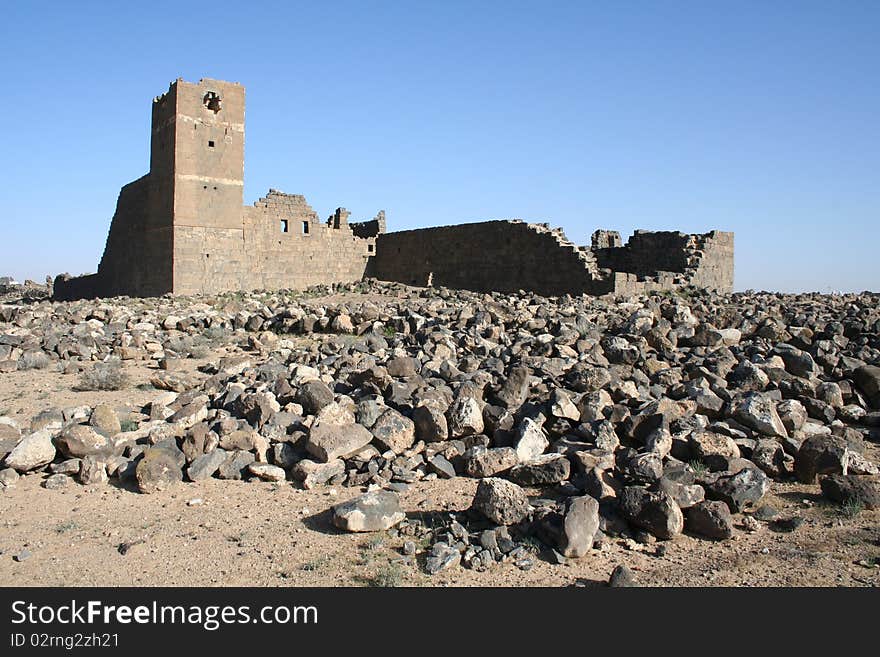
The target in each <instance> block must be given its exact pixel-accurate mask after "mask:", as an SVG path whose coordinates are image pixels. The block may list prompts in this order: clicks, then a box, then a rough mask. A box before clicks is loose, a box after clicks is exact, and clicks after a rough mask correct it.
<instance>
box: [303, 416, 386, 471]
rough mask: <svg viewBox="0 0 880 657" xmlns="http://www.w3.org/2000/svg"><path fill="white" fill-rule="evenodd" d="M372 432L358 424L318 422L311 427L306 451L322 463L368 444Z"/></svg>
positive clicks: (370, 440)
mask: <svg viewBox="0 0 880 657" xmlns="http://www.w3.org/2000/svg"><path fill="white" fill-rule="evenodd" d="M372 440H373V434H372V433H370V430H369V429H367V428H366V427H365V426H363V425H360V424H354V423H352V424H347V425H342V426H340V425H333V424H329V425H328V424H323V423H322V424H319V425H318V426H315V427H312V429H311V431H310V432H309V438H308V441H306V451H308V453H309V454H311V455H312V456H314V457H315V458H316V459H317V460H318V461H321V462H322V463H328V462H330V461H335V460H336V459H340V458H347V457H349V456H351V455H352V454H355V453H357V452H358V451H360V450H361V449H363V448H364V447H366V446H367V445H369V444H370V442H372Z"/></svg>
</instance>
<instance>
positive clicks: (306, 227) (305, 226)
mask: <svg viewBox="0 0 880 657" xmlns="http://www.w3.org/2000/svg"><path fill="white" fill-rule="evenodd" d="M308 234H309V222H308V221H304V222H303V235H308Z"/></svg>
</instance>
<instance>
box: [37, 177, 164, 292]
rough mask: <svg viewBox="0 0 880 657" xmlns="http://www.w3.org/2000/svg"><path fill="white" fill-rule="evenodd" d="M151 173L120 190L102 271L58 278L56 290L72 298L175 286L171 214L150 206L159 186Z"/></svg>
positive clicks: (99, 269)
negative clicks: (163, 218) (162, 219)
mask: <svg viewBox="0 0 880 657" xmlns="http://www.w3.org/2000/svg"><path fill="white" fill-rule="evenodd" d="M151 183H152V180H151V177H150V175H146V176H143V177H141V178H139V179H137V180H135V181H134V182H131V183H129V184H127V185H126V186H125V187H123V188H122V189H121V190H120V192H119V198H118V200H117V202H116V212H115V213H114V214H113V219H112V220H111V221H110V231H109V233H108V235H107V242H106V245H105V247H104V255H103V256H102V258H101V262H100V264H99V265H98V272H97V273H96V274H92V275H90V276H82V277H77V278H70V277H65V276H60V277H58V278H56V282H55V285H54V294H53V296H54V297H55V298H56V299H61V300H68V299H79V298H94V297H99V296H101V297H109V296H119V295H132V296H133V295H138V296H159V295H162V294H165V293H166V292H170V291H171V289H172V285H173V282H172V253H173V243H172V242H173V235H172V228H171V217H170V215H167V223H163V222H162V221H161V218H162V217H164V216H166V215H162V214H159V213H153V212H150V208H151V206H152V205H153V204H154V203H156V200H155V198H154V197H155V195H156V190H155V189H154V186H153V185H152V184H151Z"/></svg>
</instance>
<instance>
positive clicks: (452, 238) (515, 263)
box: [367, 221, 733, 296]
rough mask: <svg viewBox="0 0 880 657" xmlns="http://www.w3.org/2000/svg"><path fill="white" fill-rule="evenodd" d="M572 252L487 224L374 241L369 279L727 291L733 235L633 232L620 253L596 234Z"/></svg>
mask: <svg viewBox="0 0 880 657" xmlns="http://www.w3.org/2000/svg"><path fill="white" fill-rule="evenodd" d="M593 243H594V244H597V245H602V246H601V247H596V248H589V247H582V246H577V245H575V244H573V243H572V242H570V241H569V240H568V239H566V237H565V235H564V234H563V233H562V231H561V230H559V229H555V230H551V229H550V228H549V227H548V226H547V224H527V223H524V222H521V221H489V222H483V223H474V224H462V225H458V226H444V227H440V228H425V229H420V230H409V231H401V232H396V233H386V234H384V235H380V236H379V238H378V239H377V244H376V257H375V258H374V259H373V260H372V262H371V263H370V267H369V268H368V270H367V273H368V275H370V276H373V277H375V278H378V279H382V280H391V281H398V282H401V283H407V284H410V285H429V284H432V285H438V286H446V287H452V288H462V289H468V290H474V291H478V292H482V291H490V290H497V291H502V292H510V291H516V290H519V289H523V290H530V291H533V292H537V293H539V294H543V295H548V296H558V295H562V294H567V293H568V294H582V293H586V294H595V295H600V294H641V293H644V292H650V291H655V290H669V289H675V288H679V287H684V286H690V285H693V286H697V287H705V288H710V289H715V290H719V291H722V292H730V291H732V289H733V233H724V232H720V231H712V232H711V233H706V234H704V235H688V234H685V233H680V232H648V231H637V232H636V233H635V235H633V237H632V238H631V239H630V240H629V241H628V242H627V244H626V245H623V246H605V245H619V244H620V237H619V235H617V233H615V232H613V231H597V233H596V234H594V237H593Z"/></svg>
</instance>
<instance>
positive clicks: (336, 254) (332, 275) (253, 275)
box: [243, 190, 376, 289]
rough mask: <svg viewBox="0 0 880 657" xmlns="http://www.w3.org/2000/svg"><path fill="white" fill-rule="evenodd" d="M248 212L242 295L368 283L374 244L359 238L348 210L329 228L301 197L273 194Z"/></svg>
mask: <svg viewBox="0 0 880 657" xmlns="http://www.w3.org/2000/svg"><path fill="white" fill-rule="evenodd" d="M244 210H245V212H244V251H245V253H247V271H246V278H245V285H244V287H243V289H277V288H292V289H304V288H306V287H309V286H311V285H322V284H330V283H351V282H353V281H359V280H361V279H362V278H363V277H364V272H365V270H366V267H367V261H368V258H369V257H370V255H372V253H373V251H374V250H375V244H376V240H375V238H374V237H370V238H360V237H357V236H356V235H355V234H354V232H353V230H352V227H351V225H349V223H348V211H346V210H345V209H344V208H339V209H338V210H337V211H336V212H335V213H334V215H333V216H331V217H330V219H328V220H327V222H326V223H325V222H321V221H320V220H319V219H318V215H317V213H315V211H314V210H313V209H312V208H311V207H310V206H309V204H308V203H306V200H305V198H304V197H303V196H300V195H298V194H284V193H282V192H278V191H275V190H271V191H270V192H269V194H268V195H267V196H265V197H264V198H261V199H260V200H259V201H257V202H256V203H255V204H254V206H253V207H246V208H245V209H244Z"/></svg>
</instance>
